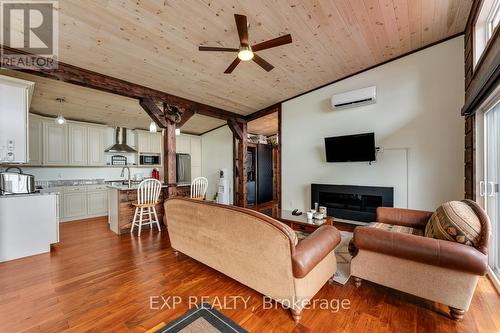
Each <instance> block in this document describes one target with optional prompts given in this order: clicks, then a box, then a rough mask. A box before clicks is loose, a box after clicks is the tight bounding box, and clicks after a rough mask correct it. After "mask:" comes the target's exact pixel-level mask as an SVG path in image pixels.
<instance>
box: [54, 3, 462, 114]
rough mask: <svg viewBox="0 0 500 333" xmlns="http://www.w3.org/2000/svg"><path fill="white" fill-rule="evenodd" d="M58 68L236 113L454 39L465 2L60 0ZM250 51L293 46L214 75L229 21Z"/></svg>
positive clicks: (231, 40) (231, 35)
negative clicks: (242, 19) (203, 48)
mask: <svg viewBox="0 0 500 333" xmlns="http://www.w3.org/2000/svg"><path fill="white" fill-rule="evenodd" d="M59 5H60V6H61V9H60V25H61V28H60V32H59V35H60V43H59V45H60V58H61V60H62V61H63V62H66V63H69V64H73V65H77V66H80V67H83V68H87V69H90V70H93V71H96V72H99V73H103V74H107V75H110V76H114V77H117V78H120V79H124V80H127V81H131V82H135V83H139V84H142V85H145V86H148V87H151V88H155V89H158V90H162V91H165V92H168V93H172V94H174V95H178V96H181V97H185V98H189V99H192V100H195V101H198V102H202V103H205V104H208V105H213V106H216V107H220V108H223V109H226V110H228V111H233V112H237V113H240V114H249V113H252V112H254V111H256V110H260V109H262V108H264V107H266V106H269V105H271V104H274V103H276V102H279V101H281V100H283V99H286V98H288V97H291V96H294V95H297V94H299V93H301V92H304V91H307V90H309V89H312V88H314V87H317V86H320V85H322V84H324V83H327V82H330V81H333V80H335V79H338V78H341V77H343V76H346V75H349V74H351V73H353V72H357V71H359V70H361V69H364V68H367V67H370V66H372V65H374V64H377V63H381V62H383V61H385V60H387V59H390V58H393V57H396V56H398V55H400V54H404V53H406V52H409V51H411V50H414V49H417V48H420V47H422V46H424V45H427V44H430V43H432V42H435V41H438V40H441V39H443V38H446V37H448V36H451V35H454V34H456V33H459V32H462V31H463V30H464V27H465V23H466V20H467V16H468V14H469V11H470V7H471V0H465V1H464V0H439V1H435V0H392V1H391V0H378V1H377V0H364V1H362V0H335V1H332V0H308V1H298V0H280V1H275V0H246V1H234V0H201V1H200V0H184V1H171V0H165V1H158V0H121V1H117V0H113V1H109V0H107V1H103V0H86V1H81V0H65V1H60V2H59ZM234 13H240V14H244V15H247V16H248V19H249V23H250V28H249V31H250V32H249V35H250V41H251V43H252V44H254V43H256V42H261V41H264V40H267V39H270V38H274V37H277V36H279V35H283V34H286V33H291V34H292V37H293V40H294V42H293V44H290V45H286V46H282V47H279V48H275V49H269V50H265V51H262V52H260V53H259V55H260V56H262V57H263V58H265V59H266V60H267V61H269V62H270V63H271V64H273V65H274V66H276V68H275V69H274V70H272V71H271V72H269V73H267V72H265V71H263V70H262V69H261V68H259V67H258V66H257V65H256V64H255V63H253V62H249V63H244V64H240V66H238V68H237V69H236V70H235V71H234V72H233V74H231V75H227V74H223V72H224V70H225V68H226V67H227V66H228V65H229V64H230V63H231V61H232V60H233V59H234V57H235V55H234V54H232V53H217V52H214V53H209V52H204V53H201V52H199V51H198V50H197V47H198V45H200V44H203V45H219V46H225V47H237V46H238V34H237V32H236V27H235V23H234V18H233V14H234Z"/></svg>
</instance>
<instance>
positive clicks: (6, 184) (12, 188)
mask: <svg viewBox="0 0 500 333" xmlns="http://www.w3.org/2000/svg"><path fill="white" fill-rule="evenodd" d="M11 169H17V171H18V172H9V171H10V170H11ZM34 192H35V177H34V176H33V175H27V174H24V173H23V171H22V170H21V169H20V168H18V167H10V168H7V170H5V171H4V172H0V195H9V194H25V193H34Z"/></svg>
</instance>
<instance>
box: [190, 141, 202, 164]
mask: <svg viewBox="0 0 500 333" xmlns="http://www.w3.org/2000/svg"><path fill="white" fill-rule="evenodd" d="M189 147H190V154H191V166H193V167H200V168H201V139H200V138H199V137H195V136H192V137H191V140H190V145H189Z"/></svg>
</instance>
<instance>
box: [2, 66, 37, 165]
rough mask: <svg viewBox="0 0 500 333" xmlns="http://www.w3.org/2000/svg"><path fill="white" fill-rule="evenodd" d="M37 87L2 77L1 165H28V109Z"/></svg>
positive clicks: (31, 83) (29, 83)
mask: <svg viewBox="0 0 500 333" xmlns="http://www.w3.org/2000/svg"><path fill="white" fill-rule="evenodd" d="M34 85H35V83H34V82H30V81H26V80H20V79H17V78H13V77H8V76H4V75H0V119H1V121H0V164H2V163H27V162H28V159H29V155H28V149H29V141H28V121H29V120H28V110H29V108H30V103H31V96H32V95H33V87H34Z"/></svg>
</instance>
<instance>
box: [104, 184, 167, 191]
mask: <svg viewBox="0 0 500 333" xmlns="http://www.w3.org/2000/svg"><path fill="white" fill-rule="evenodd" d="M138 187H139V184H138V183H137V184H133V183H132V186H131V187H128V185H121V184H120V185H112V184H109V185H108V188H111V189H115V190H119V191H129V190H137V188H138ZM161 187H162V188H167V187H168V185H163V184H162V185H161Z"/></svg>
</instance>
